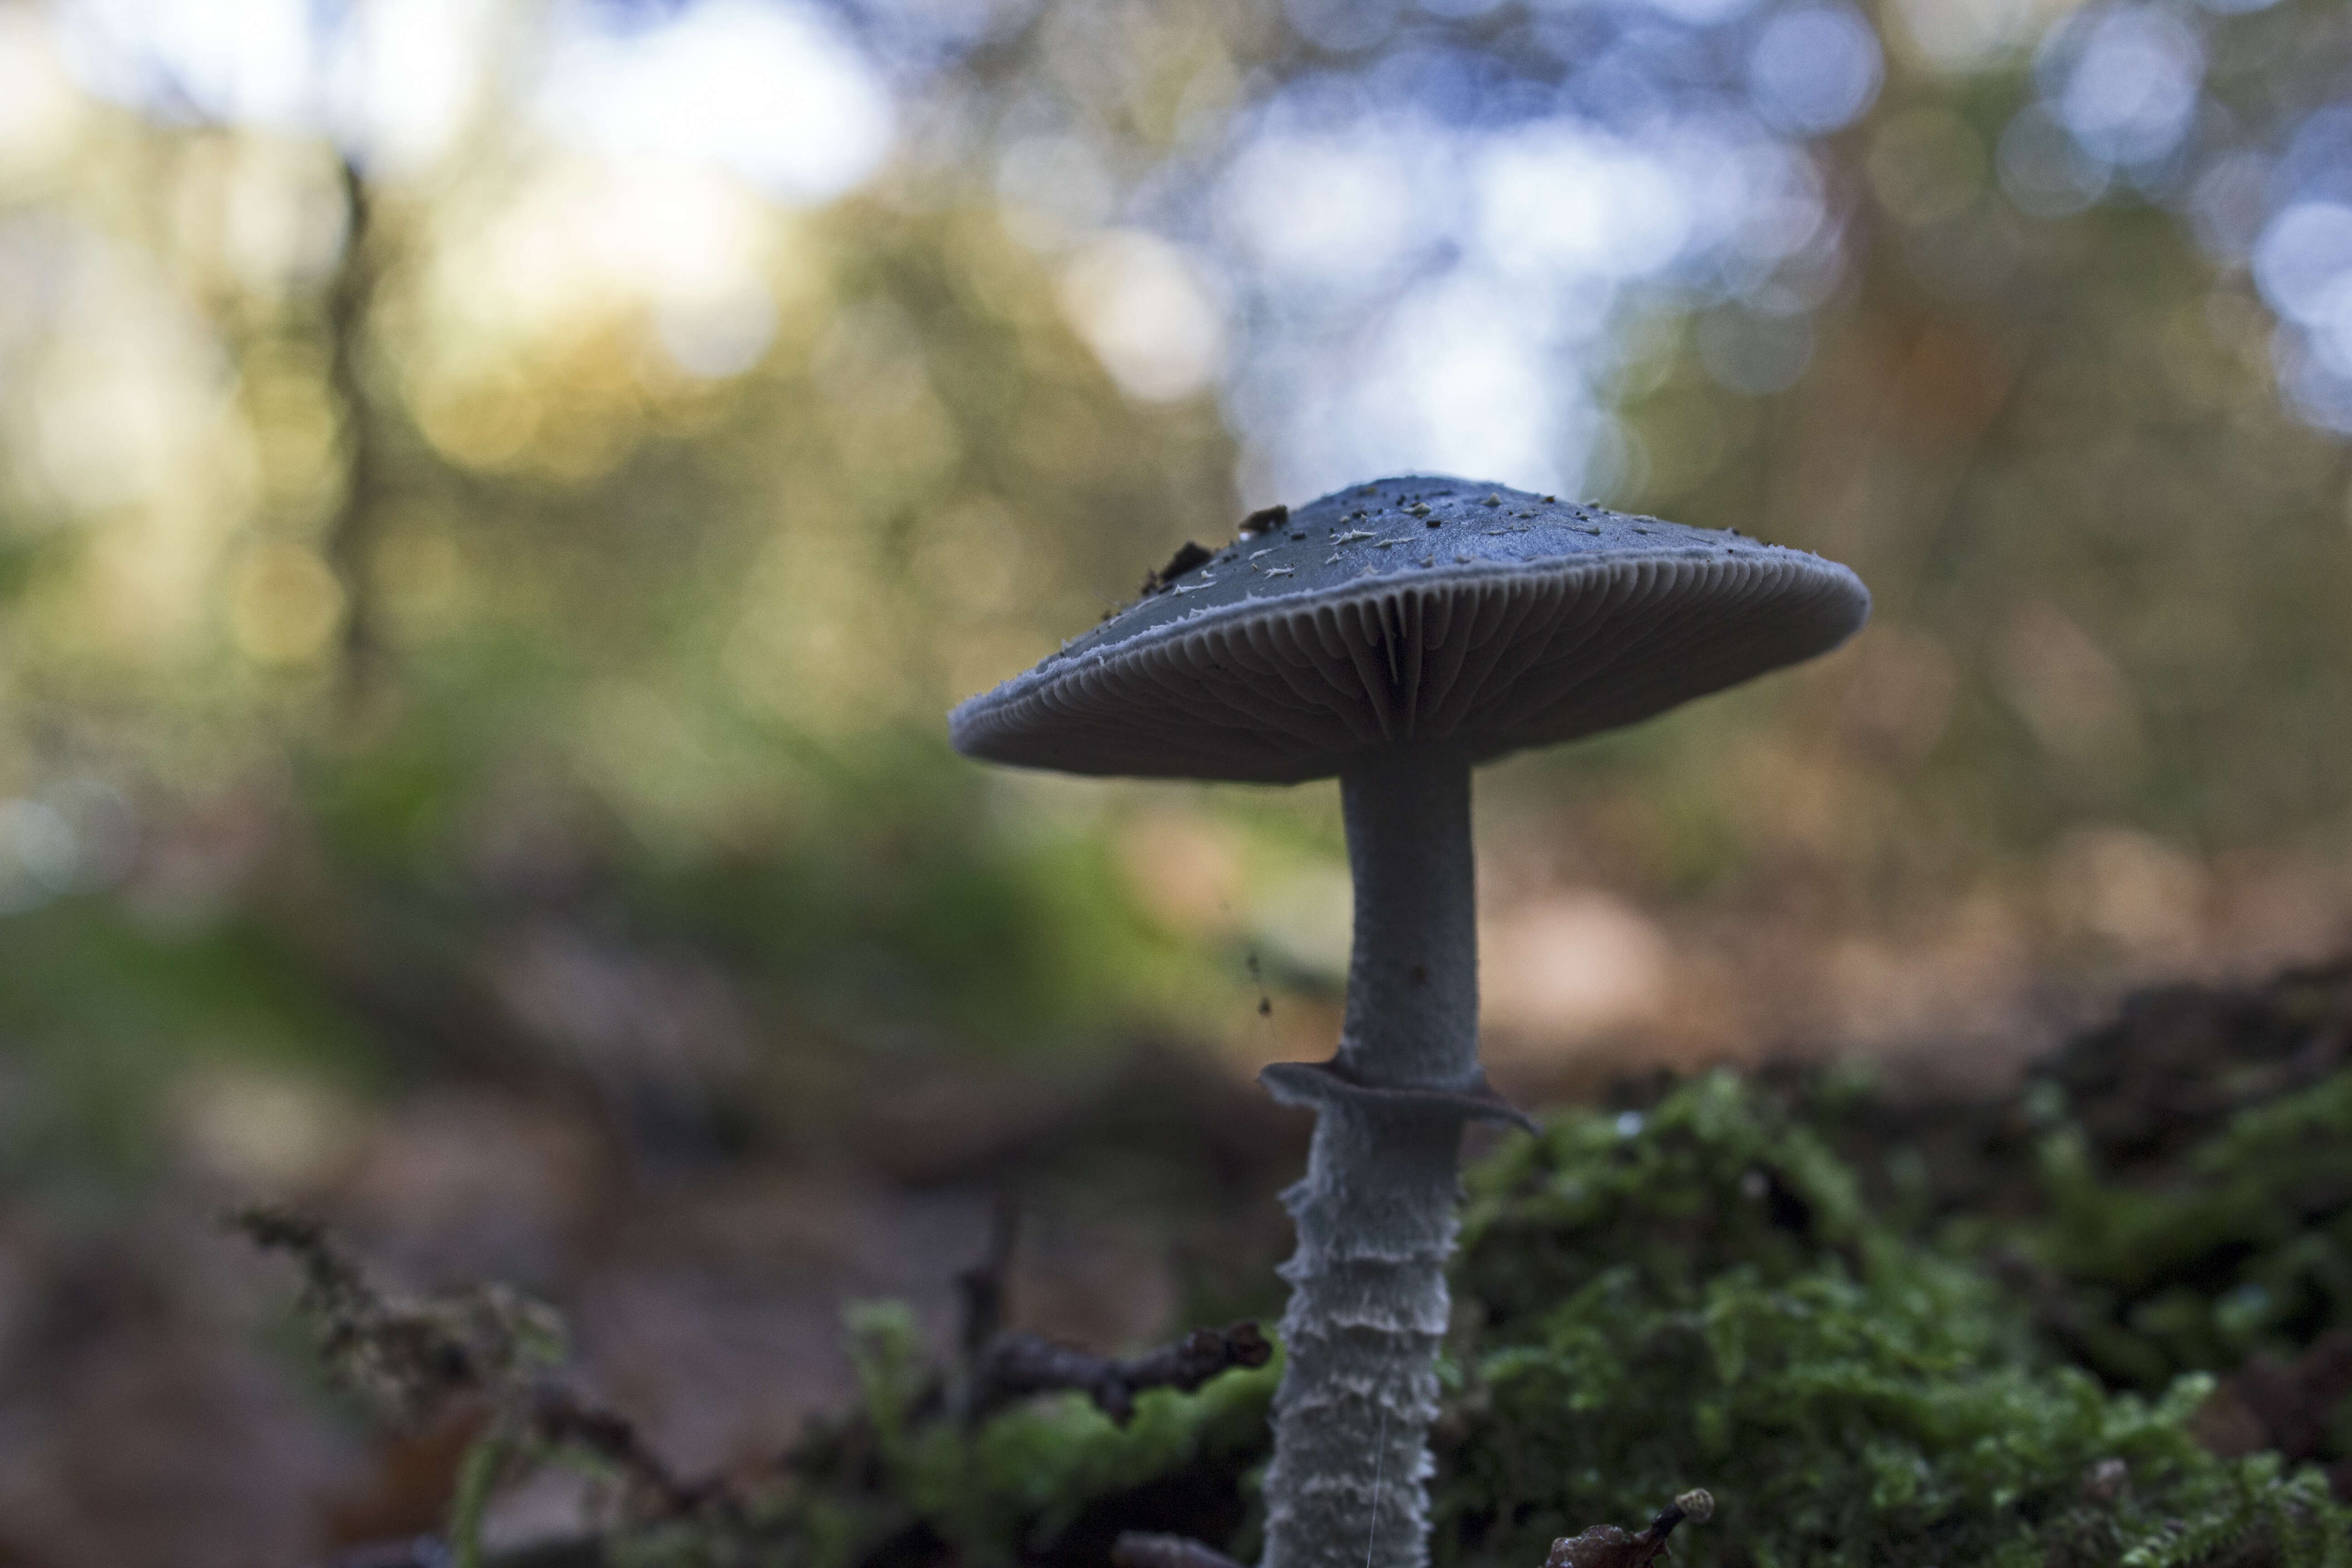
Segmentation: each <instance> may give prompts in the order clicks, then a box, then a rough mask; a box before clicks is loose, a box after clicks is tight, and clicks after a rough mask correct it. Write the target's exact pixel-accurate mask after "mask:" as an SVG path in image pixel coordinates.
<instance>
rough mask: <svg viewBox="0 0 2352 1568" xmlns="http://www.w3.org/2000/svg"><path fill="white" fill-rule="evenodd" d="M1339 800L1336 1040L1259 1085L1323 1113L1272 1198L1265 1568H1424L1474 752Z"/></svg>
mask: <svg viewBox="0 0 2352 1568" xmlns="http://www.w3.org/2000/svg"><path fill="white" fill-rule="evenodd" d="M1340 799H1341V802H1342V805H1343V808H1344V811H1345V814H1346V817H1347V825H1348V858H1349V864H1350V866H1351V868H1352V869H1353V870H1354V873H1355V883H1356V930H1355V948H1354V952H1353V955H1352V957H1351V960H1350V963H1349V971H1348V1012H1347V1024H1346V1032H1345V1034H1344V1036H1343V1037H1342V1038H1341V1041H1340V1045H1339V1056H1338V1058H1337V1059H1336V1060H1335V1061H1334V1062H1332V1063H1331V1064H1329V1068H1328V1069H1322V1070H1318V1069H1313V1068H1297V1067H1295V1066H1294V1067H1290V1068H1277V1069H1269V1071H1268V1073H1267V1078H1266V1081H1267V1085H1268V1087H1269V1088H1270V1089H1273V1090H1274V1092H1275V1094H1276V1098H1278V1099H1282V1100H1287V1101H1291V1102H1293V1103H1298V1102H1306V1103H1311V1104H1313V1105H1314V1107H1315V1109H1316V1111H1317V1117H1318V1119H1317V1121H1316V1125H1315V1142H1314V1145H1313V1149H1312V1152H1310V1153H1309V1154H1308V1156H1307V1175H1306V1178H1305V1179H1304V1180H1303V1181H1301V1182H1299V1183H1298V1184H1297V1185H1296V1186H1294V1187H1292V1188H1291V1189H1290V1190H1289V1191H1288V1192H1286V1193H1285V1194H1283V1202H1284V1204H1285V1205H1286V1206H1287V1207H1288V1208H1289V1210H1290V1213H1291V1216H1292V1218H1293V1219H1294V1220H1295V1221H1296V1222H1297V1231H1298V1247H1297V1252H1296V1253H1294V1254H1293V1255H1292V1257H1291V1259H1290V1261H1289V1262H1288V1263H1286V1264H1285V1265H1284V1266H1283V1269H1282V1273H1283V1278H1284V1279H1287V1280H1288V1281H1289V1282H1290V1286H1291V1297H1290V1306H1289V1310H1287V1312H1286V1314H1285V1315H1284V1318H1283V1321H1282V1337H1283V1342H1284V1344H1285V1346H1286V1352H1287V1362H1286V1366H1285V1369H1284V1373H1283V1379H1282V1386H1281V1388H1280V1389H1279V1391H1277V1392H1276V1394H1275V1410H1274V1434H1275V1436H1274V1442H1275V1455H1274V1463H1273V1466H1272V1467H1271V1468H1269V1469H1268V1471H1267V1472H1266V1479H1265V1500H1266V1537H1265V1542H1266V1544H1265V1558H1264V1562H1263V1565H1262V1568H1354V1565H1355V1564H1356V1563H1359V1562H1362V1561H1365V1560H1366V1559H1367V1556H1368V1555H1369V1561H1370V1568H1422V1564H1423V1563H1426V1562H1427V1561H1428V1534H1429V1500H1428V1478H1429V1475H1430V1471H1431V1469H1432V1465H1431V1461H1430V1458H1429V1445H1428V1434H1429V1425H1430V1422H1431V1421H1432V1420H1433V1419H1434V1418H1435V1416H1436V1414H1437V1372H1436V1364H1435V1363H1436V1357H1437V1349H1438V1344H1439V1342H1440V1341H1441V1339H1442V1338H1443V1337H1444V1332H1445V1323H1446V1315H1447V1308H1448V1300H1447V1295H1446V1289H1445V1260H1446V1256H1447V1254H1448V1253H1449V1252H1450V1251H1451V1250H1452V1248H1453V1246H1454V1224H1455V1222H1454V1204H1455V1198H1456V1190H1457V1170H1456V1167H1457V1159H1458V1155H1459V1152H1460V1147H1461V1141H1462V1122H1463V1119H1464V1117H1465V1115H1472V1114H1480V1112H1479V1111H1478V1110H1475V1109H1465V1107H1474V1106H1475V1103H1476V1102H1475V1100H1473V1099H1472V1098H1471V1097H1473V1096H1475V1095H1476V1094H1480V1093H1483V1091H1484V1089H1485V1079H1484V1077H1483V1075H1482V1074H1481V1073H1480V1071H1479V1068H1478V936H1477V924H1476V908H1475V897H1474V889H1473V879H1472V878H1473V873H1472V863H1471V851H1470V769H1469V764H1468V763H1467V762H1466V761H1465V760H1464V759H1462V758H1460V757H1457V756H1448V755H1432V754H1429V753H1426V752H1418V751H1412V750H1405V749H1402V748H1401V749H1399V750H1397V751H1394V752H1390V753H1388V754H1387V755H1385V756H1384V757H1382V758H1381V759H1380V760H1379V761H1378V762H1376V763H1371V764H1370V765H1367V766H1362V767H1359V768H1357V769H1355V770H1353V771H1351V772H1349V773H1345V774H1343V775H1342V776H1341V778H1340ZM1416 1090H1419V1091H1424V1092H1423V1093H1418V1094H1417V1093H1414V1092H1413V1091H1416ZM1400 1091H1402V1092H1400ZM1376 1435H1378V1436H1376ZM1375 1510H1377V1511H1375ZM1367 1542H1369V1543H1370V1551H1369V1554H1368V1553H1367Z"/></svg>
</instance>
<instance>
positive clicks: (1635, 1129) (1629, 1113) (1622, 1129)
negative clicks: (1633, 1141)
mask: <svg viewBox="0 0 2352 1568" xmlns="http://www.w3.org/2000/svg"><path fill="white" fill-rule="evenodd" d="M1641 1131H1642V1113H1641V1112H1640V1111H1638V1110H1626V1111H1621V1112H1619V1113H1618V1117H1617V1136H1618V1137H1620V1138H1634V1137H1638V1136H1640V1135H1641Z"/></svg>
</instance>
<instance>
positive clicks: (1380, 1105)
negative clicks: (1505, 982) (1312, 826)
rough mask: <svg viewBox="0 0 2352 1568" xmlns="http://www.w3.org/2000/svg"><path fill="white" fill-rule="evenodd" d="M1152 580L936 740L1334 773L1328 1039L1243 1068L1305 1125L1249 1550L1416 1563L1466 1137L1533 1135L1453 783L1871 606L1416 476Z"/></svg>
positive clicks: (1676, 546) (1825, 582)
mask: <svg viewBox="0 0 2352 1568" xmlns="http://www.w3.org/2000/svg"><path fill="white" fill-rule="evenodd" d="M1269 539H1272V540H1273V541H1274V542H1273V544H1272V547H1271V548H1268V547H1267V546H1266V543H1265V541H1267V540H1269ZM1179 559H1180V561H1181V560H1182V559H1183V558H1182V557H1180V558H1179ZM1176 566H1177V563H1171V568H1175V567H1176ZM1148 587H1149V591H1148V592H1147V593H1146V594H1145V595H1144V597H1143V598H1142V599H1140V600H1139V602H1137V603H1136V604H1134V605H1130V606H1129V607H1128V608H1127V609H1125V610H1124V611H1122V612H1120V613H1118V615H1115V616H1112V617H1111V618H1109V619H1108V620H1107V621H1105V622H1104V623H1103V624H1102V625H1101V626H1097V627H1096V628H1095V629H1094V630H1092V631H1090V632H1088V633H1087V634H1086V635H1085V636H1083V637H1078V638H1076V639H1075V640H1074V641H1072V642H1070V643H1068V644H1067V645H1066V646H1065V647H1063V648H1062V650H1061V651H1060V652H1059V653H1056V654H1055V655H1054V656H1052V657H1051V658H1047V659H1046V660H1045V662H1043V663H1042V664H1040V665H1038V666H1037V667H1036V668H1034V669H1032V670H1029V671H1028V672H1027V673H1025V674H1023V675H1020V676H1017V677H1015V678H1013V679H1011V680H1008V681H1006V682H1005V683H1004V684H1003V685H1002V686H999V687H997V688H996V689H994V690H992V691H989V692H986V693H983V694H982V695H981V696H978V697H974V698H972V699H971V700H968V701H966V702H964V703H962V704H961V705H960V706H959V707H957V708H956V710H954V712H953V713H951V714H950V716H949V726H950V732H951V734H952V736H953V739H954V742H955V745H956V747H957V749H958V750H959V751H961V752H965V753H966V754H968V755H971V756H975V757H981V758H985V759H987V760H989V761H992V762H999V763H1013V764H1016V765H1020V766H1025V767H1033V768H1050V769H1055V770H1058V771H1061V772H1064V773H1095V774H1128V775H1136V776H1142V777H1151V778H1195V779H1224V780H1240V781H1248V782H1255V783H1263V784H1294V783H1298V782H1301V781H1305V780H1308V779H1322V778H1329V777H1333V776H1335V775H1336V776H1337V777H1338V778H1339V795H1340V804H1341V809H1342V812H1343V815H1344V816H1345V819H1346V823H1347V832H1348V858H1349V868H1350V869H1351V870H1352V871H1353V873H1354V877H1355V937H1354V950H1353V952H1352V954H1351V956H1350V959H1349V970H1348V999H1347V1012H1346V1022H1345V1025H1344V1027H1343V1029H1342V1032H1341V1035H1340V1039H1339V1050H1338V1053H1337V1054H1336V1055H1335V1056H1334V1057H1333V1058H1331V1059H1330V1060H1328V1061H1325V1062H1284V1063H1277V1064H1276V1065H1275V1066H1272V1067H1269V1068H1266V1069H1265V1072H1264V1073H1263V1074H1261V1075H1260V1081H1261V1082H1262V1083H1264V1084H1265V1087H1266V1089H1268V1090H1269V1091H1270V1092H1271V1093H1272V1094H1273V1095H1274V1096H1275V1098H1276V1100H1281V1101H1283V1102H1285V1103H1286V1104H1293V1105H1302V1106H1307V1107H1311V1108H1312V1109H1313V1110H1315V1111H1316V1113H1317V1121H1316V1127H1315V1138H1314V1143H1313V1147H1312V1152H1310V1153H1309V1155H1308V1158H1307V1174H1306V1177H1305V1179H1304V1180H1302V1181H1300V1182H1299V1183H1298V1184H1296V1185H1295V1186H1293V1187H1291V1188H1290V1189H1289V1190H1288V1191H1287V1192H1286V1193H1285V1194H1283V1201H1284V1203H1285V1205H1286V1206H1287V1207H1288V1208H1289V1210H1290V1213H1291V1215H1292V1217H1293V1219H1294V1220H1295V1221H1296V1222H1297V1252H1296V1253H1295V1254H1294V1255H1293V1256H1292V1258H1291V1259H1290V1261H1289V1262H1288V1263H1286V1264H1285V1265H1284V1266H1283V1269H1282V1274H1283V1278H1284V1279H1286V1280H1288V1281H1289V1283H1290V1286H1291V1291H1292V1294H1291V1299H1290V1305H1289V1309H1288V1310H1287V1312H1286V1315H1285V1317H1284V1319H1283V1322H1282V1337H1283V1341H1284V1343H1285V1345H1286V1349H1287V1356H1288V1360H1287V1364H1286V1368H1285V1371H1284V1373H1283V1378H1282V1384H1281V1386H1280V1388H1279V1390H1278V1391H1277V1392H1276V1395H1275V1407H1274V1425H1275V1457H1274V1462H1273V1465H1272V1467H1271V1468H1269V1470H1268V1471H1267V1474H1266V1479H1265V1502H1266V1527H1265V1529H1266V1534H1265V1558H1264V1564H1265V1568H1310V1565H1311V1568H1343V1565H1352V1563H1354V1562H1355V1561H1356V1560H1357V1558H1358V1557H1359V1556H1360V1554H1362V1553H1363V1552H1364V1551H1365V1548H1364V1542H1365V1541H1366V1539H1367V1537H1368V1536H1369V1537H1370V1540H1371V1542H1373V1545H1374V1553H1373V1555H1374V1558H1375V1563H1376V1564H1377V1568H1418V1565H1419V1564H1421V1563H1424V1562H1426V1560H1427V1554H1428V1541H1427V1536H1428V1497H1427V1479H1428V1476H1429V1474H1430V1470H1431V1463H1430V1459H1429V1456H1428V1430H1429V1425H1430V1422H1431V1420H1432V1419H1433V1417H1434V1415H1435V1414H1436V1410H1437V1374H1436V1370H1435V1359H1436V1354H1437V1349H1438V1343H1439V1341H1440V1338H1441V1337H1442V1336H1443V1334H1444V1331H1445V1326H1446V1316H1447V1309H1448V1301H1447V1296H1446V1286H1445V1274H1444V1268H1445V1261H1446V1257H1447V1254H1448V1253H1449V1252H1450V1251H1451V1249H1452V1247H1453V1245H1454V1228H1455V1217H1454V1204H1455V1198H1456V1184H1457V1161H1458V1156H1459V1150H1460V1143H1461V1131H1462V1127H1463V1123H1464V1122H1465V1121H1469V1120H1475V1119H1492V1120H1500V1121H1508V1122H1512V1123H1516V1124H1517V1125H1519V1126H1522V1127H1530V1128H1531V1127H1532V1123H1530V1122H1529V1121H1528V1119H1527V1118H1526V1117H1525V1116H1524V1115H1523V1114H1521V1113H1520V1112H1519V1111H1517V1110H1515V1109H1513V1108H1512V1107H1511V1106H1510V1105H1508V1104H1507V1102H1505V1101H1504V1100H1502V1099H1501V1098H1500V1097H1499V1096H1497V1095H1496V1093H1495V1092H1494V1091H1493V1090H1492V1089H1489V1088H1488V1087H1487V1084H1486V1074H1485V1072H1484V1070H1483V1069H1482V1068H1480V1067H1479V1064H1478V977H1477V963H1478V942H1477V928H1476V920H1475V901H1474V899H1473V888H1472V861H1471V841H1470V770H1471V768H1472V767H1473V766H1474V765H1475V764H1476V763H1482V762H1485V761H1487V760H1488V759H1490V758H1494V757H1499V756H1501V755H1503V754H1505V753H1507V752H1516V751H1518V750H1520V749H1521V748H1523V747H1528V746H1538V745H1547V744H1549V743H1551V742H1556V741H1568V740H1573V739H1575V738H1577V737H1579V736H1581V735H1590V734H1592V733H1594V732H1595V731H1601V730H1607V729H1612V728H1613V727H1615V726H1618V725H1621V724H1630V723H1633V722H1634V721H1637V720H1641V719H1646V718H1648V717H1650V716H1651V715H1652V714H1654V713H1657V712H1660V711H1662V710H1665V709H1667V708H1671V707H1673V706H1675V704H1676V703H1679V702H1683V701H1685V700H1688V699H1690V698H1693V697H1697V696H1700V695H1702V694H1704V693H1706V692H1710V691H1716V690H1719V689H1722V688H1724V687H1727V686H1731V685H1734V684H1736V683H1738V682H1739V681H1742V680H1745V679H1748V678H1749V677H1750V676H1754V675H1759V674H1761V673H1763V672H1764V671H1766V670H1769V669H1774V668H1779V667H1780V666H1782V665H1787V664H1793V663H1795V662H1797V661H1798V660H1800V659H1804V658H1811V657H1812V656H1813V655H1815V654H1819V653H1822V652H1825V651H1827V650H1828V649H1830V648H1832V647H1835V646H1837V645H1838V644H1839V643H1841V642H1843V641H1844V640H1845V639H1846V638H1847V637H1850V636H1852V635H1853V633H1854V632H1855V631H1856V630H1858V629H1859V628H1860V627H1861V626H1862V624H1863V621H1864V618H1865V617H1866V616H1868V614H1869V609H1870V596H1869V595H1868V593H1867V592H1866V591H1865V590H1864V587H1863V585H1862V583H1861V581H1860V580H1859V579H1858V578H1856V577H1855V576H1854V574H1853V573H1852V572H1850V571H1848V570H1847V569H1846V568H1845V567H1843V566H1841V565H1838V564H1836V563H1833V562H1830V561H1825V560H1822V558H1821V557H1819V556H1817V555H1812V554H1810V553H1807V552H1802V551H1797V550H1788V549H1782V548H1780V547H1779V546H1776V545H1769V544H1763V543H1759V542H1755V541H1753V540H1749V539H1747V538H1743V537H1740V536H1738V535H1737V534H1732V533H1721V532H1717V531H1712V530H1708V529H1697V528H1686V527H1684V526H1681V525H1679V524H1676V523H1671V522H1663V521H1659V520H1658V519H1656V518H1649V517H1627V516H1624V515H1622V513H1618V512H1613V511H1609V510H1603V509H1601V508H1599V507H1593V506H1580V505H1574V504H1570V503H1567V502H1561V501H1557V500H1553V499H1552V498H1550V497H1548V496H1538V495H1533V494H1530V493H1528V492H1527V491H1525V490H1517V489H1508V488H1507V487H1504V486H1501V485H1494V484H1483V483H1482V484H1473V483H1470V482H1468V481H1466V480H1460V479H1444V478H1439V477H1433V476H1413V477H1406V478H1402V479H1381V480H1378V481H1376V482H1374V483H1372V484H1370V485H1360V486H1352V487H1350V488H1349V489H1346V490H1342V491H1338V492H1335V493H1333V494H1331V495H1328V496H1325V497H1324V498H1323V499H1322V500H1318V501H1315V502H1313V503H1312V504H1310V505H1307V506H1305V507H1301V508H1298V509H1297V510H1294V511H1292V512H1290V513H1289V514H1288V515H1287V517H1286V519H1284V520H1283V522H1282V526H1281V529H1280V532H1279V535H1278V536H1277V535H1276V533H1275V532H1274V531H1272V530H1264V531H1250V532H1247V533H1245V534H1244V537H1243V538H1241V539H1239V540H1237V541H1236V542H1234V544H1232V545H1228V546H1227V547H1226V548H1225V549H1223V551H1220V552H1215V553H1213V554H1204V555H1203V556H1202V557H1201V558H1199V559H1195V560H1192V561H1189V562H1186V563H1184V564H1183V565H1182V567H1181V569H1178V570H1171V572H1170V573H1167V574H1155V575H1154V577H1153V578H1152V579H1151V580H1150V584H1148ZM1383 1478H1384V1479H1385V1485H1384V1484H1383Z"/></svg>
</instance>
